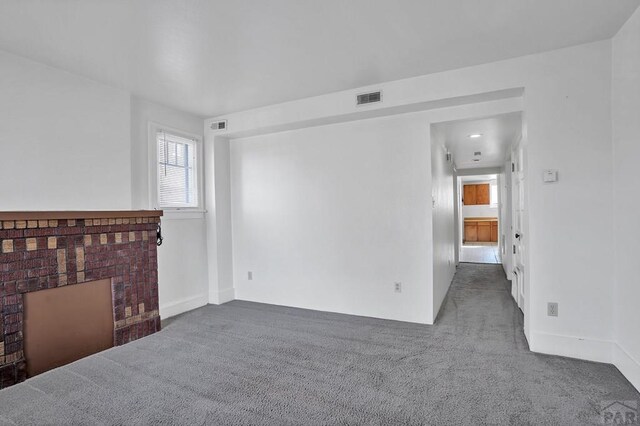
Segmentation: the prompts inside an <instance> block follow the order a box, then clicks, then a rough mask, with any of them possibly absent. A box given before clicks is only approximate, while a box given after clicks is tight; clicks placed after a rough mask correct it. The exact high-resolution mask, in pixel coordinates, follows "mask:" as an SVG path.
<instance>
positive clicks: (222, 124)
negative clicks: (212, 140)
mask: <svg viewBox="0 0 640 426" xmlns="http://www.w3.org/2000/svg"><path fill="white" fill-rule="evenodd" d="M211 130H227V120H222V121H214V122H213V123H211Z"/></svg>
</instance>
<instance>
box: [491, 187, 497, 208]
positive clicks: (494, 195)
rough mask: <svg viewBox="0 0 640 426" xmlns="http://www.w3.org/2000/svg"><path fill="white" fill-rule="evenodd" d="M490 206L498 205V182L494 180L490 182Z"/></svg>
mask: <svg viewBox="0 0 640 426" xmlns="http://www.w3.org/2000/svg"><path fill="white" fill-rule="evenodd" d="M490 199H491V206H492V207H497V206H498V184H497V183H495V182H492V183H491V196H490Z"/></svg>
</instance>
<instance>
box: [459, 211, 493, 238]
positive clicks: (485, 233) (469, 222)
mask: <svg viewBox="0 0 640 426" xmlns="http://www.w3.org/2000/svg"><path fill="white" fill-rule="evenodd" d="M464 242H465V243H466V242H479V243H491V242H494V243H497V242H498V219H497V218H494V217H475V218H466V219H465V220H464Z"/></svg>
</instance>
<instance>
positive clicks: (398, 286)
mask: <svg viewBox="0 0 640 426" xmlns="http://www.w3.org/2000/svg"><path fill="white" fill-rule="evenodd" d="M393 290H394V291H395V292H396V293H402V283H400V282H395V283H393Z"/></svg>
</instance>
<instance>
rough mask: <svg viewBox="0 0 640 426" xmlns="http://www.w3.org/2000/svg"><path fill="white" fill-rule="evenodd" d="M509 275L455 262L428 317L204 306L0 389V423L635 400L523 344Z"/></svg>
mask: <svg viewBox="0 0 640 426" xmlns="http://www.w3.org/2000/svg"><path fill="white" fill-rule="evenodd" d="M507 285H508V282H507V281H506V279H505V277H504V274H503V272H502V268H501V266H500V265H471V264H461V266H460V267H459V268H458V272H457V274H456V276H455V279H454V282H453V284H452V287H451V290H450V291H449V294H448V295H447V298H446V300H445V304H444V306H443V309H442V311H441V312H440V316H439V318H438V321H437V324H436V325H434V326H424V325H418V324H410V323H403V322H395V321H386V320H378V319H372V318H363V317H356V316H349V315H341V314H332V313H325V312H317V311H309V310H304V309H295V308H286V307H280V306H273V305H264V304H259V303H250V302H241V301H234V302H230V303H227V304H225V305H222V306H206V307H203V308H200V309H197V310H194V311H191V312H189V313H186V314H183V315H181V316H179V317H177V318H175V319H171V320H169V321H168V323H167V324H166V325H165V327H164V329H163V330H162V331H161V332H159V333H156V334H155V335H152V336H149V337H146V338H144V339H141V340H138V341H135V342H132V343H130V344H128V345H125V346H121V347H117V348H113V349H110V350H107V351H105V352H102V353H99V354H96V355H93V356H90V357H88V358H85V359H82V360H80V361H77V362H75V363H73V364H69V365H67V366H64V367H61V368H58V369H55V370H52V371H49V372H47V373H44V374H41V375H39V376H36V377H34V378H31V379H29V380H27V381H26V382H24V383H21V384H19V385H16V386H13V387H11V388H8V389H5V390H2V391H0V423H1V424H25V425H32V424H91V425H93V424H110V425H111V424H140V425H142V424H167V425H169V424H190V425H202V424H214V425H215V424H220V425H252V424H273V425H285V424H296V425H337V424H339V425H360V424H367V425H404V424H407V425H419V424H430V425H440V424H442V425H451V424H456V425H462V424H473V425H481V424H512V425H525V424H536V425H538V424H548V425H574V424H576V425H584V424H601V422H602V421H601V417H600V408H601V406H602V403H603V401H610V400H623V401H629V400H631V401H637V400H640V395H639V394H638V392H636V390H635V389H634V388H633V387H632V386H631V384H630V383H629V382H628V381H627V380H626V379H625V378H624V377H623V376H622V374H620V372H619V371H618V370H617V369H616V368H615V367H613V366H612V365H608V364H599V363H592V362H586V361H579V360H575V359H568V358H562V357H555V356H545V355H538V354H534V353H532V352H530V351H529V350H528V347H527V343H526V340H525V338H524V335H523V333H522V315H521V314H520V311H519V310H518V309H517V307H516V306H515V304H514V302H513V300H512V298H511V296H510V294H509V290H508V287H507ZM390 297H392V296H390Z"/></svg>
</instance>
